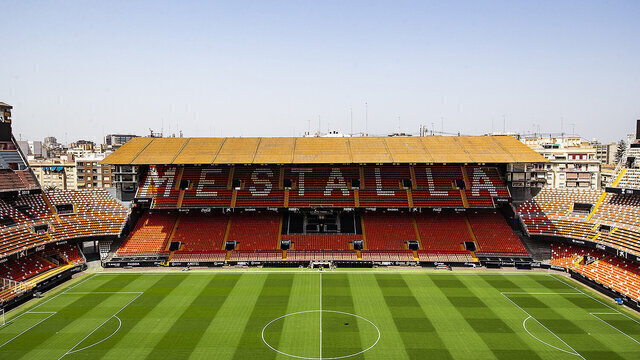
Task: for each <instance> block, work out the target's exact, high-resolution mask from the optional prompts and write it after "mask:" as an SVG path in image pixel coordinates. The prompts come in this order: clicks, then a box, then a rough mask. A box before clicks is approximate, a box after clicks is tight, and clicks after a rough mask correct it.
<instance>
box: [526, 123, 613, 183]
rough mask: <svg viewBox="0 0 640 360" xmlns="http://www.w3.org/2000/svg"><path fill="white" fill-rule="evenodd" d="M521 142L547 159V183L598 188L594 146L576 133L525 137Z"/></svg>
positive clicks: (597, 167)
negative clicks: (564, 135)
mask: <svg viewBox="0 0 640 360" xmlns="http://www.w3.org/2000/svg"><path fill="white" fill-rule="evenodd" d="M521 140H522V142H523V143H524V144H526V145H527V146H529V147H530V148H531V149H533V150H535V151H537V152H538V153H539V154H540V155H542V156H544V157H545V158H547V159H548V160H549V163H548V164H546V165H545V166H546V169H545V170H546V177H547V178H546V181H547V185H546V186H548V187H553V188H560V189H563V188H576V189H600V187H601V179H600V169H601V163H600V160H599V159H598V155H597V149H596V148H595V146H593V145H592V144H590V143H589V142H588V141H584V140H583V139H582V138H581V137H579V136H566V137H525V138H523V139H521Z"/></svg>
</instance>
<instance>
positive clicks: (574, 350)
mask: <svg viewBox="0 0 640 360" xmlns="http://www.w3.org/2000/svg"><path fill="white" fill-rule="evenodd" d="M500 294H501V295H502V296H504V297H505V298H506V299H507V300H509V302H511V303H512V304H513V305H515V306H516V307H517V308H518V309H520V310H522V312H524V313H525V314H527V316H529V317H530V318H532V319H533V320H535V321H536V322H537V323H538V324H540V326H542V327H543V328H545V329H546V330H547V331H548V332H550V333H551V334H553V336H555V337H556V338H558V340H560V341H562V343H563V344H565V345H566V346H567V347H568V348H569V349H571V350H572V351H573V352H574V355H576V356H579V357H580V358H582V359H584V360H586V359H585V358H584V356H582V355H580V353H579V352H577V351H576V349H574V348H572V347H571V346H570V345H569V344H567V343H566V342H565V341H564V340H562V338H560V336H558V335H557V334H556V333H554V332H553V331H551V330H550V329H549V328H548V327H546V326H544V324H543V323H541V322H540V321H538V319H536V318H535V317H533V316H531V314H529V313H528V312H527V311H526V310H525V309H523V308H522V307H520V305H518V304H516V303H515V302H514V301H513V300H511V299H510V298H509V297H508V296H507V295H505V294H503V293H500ZM525 320H526V319H525ZM523 325H524V322H523ZM525 330H526V328H525ZM527 332H529V331H527ZM529 334H531V333H529ZM533 338H534V339H536V340H538V338H537V337H535V336H534V337H533ZM545 344H546V343H545Z"/></svg>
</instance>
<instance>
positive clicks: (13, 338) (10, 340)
mask: <svg viewBox="0 0 640 360" xmlns="http://www.w3.org/2000/svg"><path fill="white" fill-rule="evenodd" d="M34 314H49V316H47V317H46V318H44V319H42V320H40V321H38V322H37V323H35V324H33V325H31V326H30V327H29V328H27V329H26V330H24V331H23V332H21V333H20V334H18V335H16V336H14V337H12V338H11V339H9V340H7V341H6V342H5V343H4V344H2V345H0V348H1V347H3V346H5V345H7V344H8V343H10V342H12V341H13V340H15V339H17V338H18V337H20V335H22V334H24V333H26V332H27V331H29V330H31V329H33V328H34V327H36V326H38V325H40V323H42V322H44V321H45V320H47V319H48V318H50V317H52V316H53V315H55V314H57V312H49V313H46V312H39V313H34ZM12 321H13V320H12Z"/></svg>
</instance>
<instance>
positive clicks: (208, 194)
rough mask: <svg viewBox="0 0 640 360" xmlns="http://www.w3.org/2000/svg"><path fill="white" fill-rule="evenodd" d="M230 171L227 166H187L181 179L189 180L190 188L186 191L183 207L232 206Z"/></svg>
mask: <svg viewBox="0 0 640 360" xmlns="http://www.w3.org/2000/svg"><path fill="white" fill-rule="evenodd" d="M230 171H231V168H230V167H227V166H211V167H185V168H184V172H183V173H182V179H181V181H182V182H184V181H185V180H187V181H189V189H188V190H185V191H184V198H183V200H182V207H184V208H210V207H230V206H231V194H232V191H231V184H230V182H229V176H230Z"/></svg>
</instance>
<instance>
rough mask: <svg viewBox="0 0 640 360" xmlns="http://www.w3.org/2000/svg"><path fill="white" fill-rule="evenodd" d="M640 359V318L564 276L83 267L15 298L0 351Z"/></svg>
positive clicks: (10, 355) (1, 354) (28, 354)
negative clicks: (76, 275)
mask: <svg viewBox="0 0 640 360" xmlns="http://www.w3.org/2000/svg"><path fill="white" fill-rule="evenodd" d="M495 358H498V359H516V360H524V359H636V360H637V359H640V319H639V318H638V316H637V315H636V314H635V313H632V312H629V311H626V310H623V309H620V308H619V307H617V306H616V305H614V304H613V302H612V301H611V300H610V299H608V298H605V297H603V296H600V295H598V294H595V293H593V292H592V291H590V290H588V289H586V288H585V287H583V286H581V285H577V284H576V283H574V282H573V281H570V280H567V279H565V278H563V277H562V276H558V275H548V274H546V273H543V272H536V273H533V272H532V273H506V272H489V271H485V272H467V271H464V272H435V271H430V272H425V271H415V272H402V271H393V270H386V271H362V270H354V271H326V272H318V271H308V270H307V271H295V270H290V271H278V270H272V271H267V270H262V271H249V272H242V271H217V272H167V273H160V272H150V273H133V272H131V273H117V272H113V273H110V272H106V273H98V274H93V275H85V276H83V277H81V278H80V279H76V280H74V281H73V282H72V283H69V284H68V285H65V286H64V287H63V288H60V289H58V290H55V291H53V292H51V293H47V294H46V295H45V296H44V298H42V299H39V300H37V301H34V302H32V303H29V304H28V305H27V306H25V307H23V308H20V309H17V310H16V311H12V312H9V313H8V314H7V317H6V324H5V326H2V327H0V359H12V360H18V359H47V360H50V359H54V360H55V359H65V360H73V359H118V360H121V359H495Z"/></svg>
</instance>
